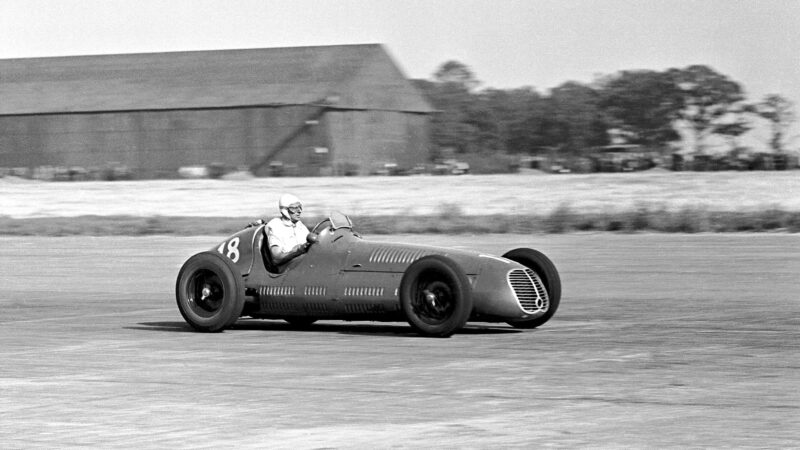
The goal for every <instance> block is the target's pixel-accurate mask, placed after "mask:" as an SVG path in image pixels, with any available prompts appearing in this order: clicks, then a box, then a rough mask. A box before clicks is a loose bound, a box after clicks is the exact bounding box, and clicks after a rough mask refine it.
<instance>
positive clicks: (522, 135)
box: [481, 87, 545, 153]
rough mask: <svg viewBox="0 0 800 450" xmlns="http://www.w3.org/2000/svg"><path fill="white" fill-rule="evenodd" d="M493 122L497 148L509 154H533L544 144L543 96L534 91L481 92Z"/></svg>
mask: <svg viewBox="0 0 800 450" xmlns="http://www.w3.org/2000/svg"><path fill="white" fill-rule="evenodd" d="M481 96H482V97H483V99H484V101H485V103H486V106H487V108H488V109H489V110H491V116H492V118H493V120H494V121H495V122H496V126H495V130H496V134H497V137H498V140H499V143H498V144H499V145H498V148H499V149H502V150H504V151H506V152H510V153H535V152H536V151H537V150H538V149H540V148H541V147H542V146H544V145H545V143H544V140H543V139H542V135H541V128H542V123H543V118H544V102H545V100H544V99H543V97H542V95H541V94H539V93H538V92H536V91H535V90H534V89H533V88H530V87H523V88H517V89H508V90H502V89H488V90H486V91H484V92H482V93H481Z"/></svg>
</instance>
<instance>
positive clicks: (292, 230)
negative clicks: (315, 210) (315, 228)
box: [267, 194, 311, 265]
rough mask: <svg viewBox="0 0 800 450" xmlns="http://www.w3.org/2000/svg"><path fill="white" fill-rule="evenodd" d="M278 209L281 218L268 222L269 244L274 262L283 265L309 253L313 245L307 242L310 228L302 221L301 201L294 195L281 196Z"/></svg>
mask: <svg viewBox="0 0 800 450" xmlns="http://www.w3.org/2000/svg"><path fill="white" fill-rule="evenodd" d="M278 209H280V212H281V215H280V217H276V218H274V219H272V220H270V221H269V222H267V242H269V252H270V255H271V256H272V261H273V262H274V263H275V264H277V265H282V264H286V263H287V262H289V261H291V260H292V258H295V257H297V256H300V255H302V254H303V253H305V252H307V251H308V247H309V246H311V244H310V243H309V242H308V241H307V240H306V239H307V237H308V228H306V226H305V225H303V222H301V221H300V215H301V214H302V213H303V204H302V203H301V202H300V199H299V198H297V197H295V196H294V195H292V194H284V195H281V198H280V199H279V200H278Z"/></svg>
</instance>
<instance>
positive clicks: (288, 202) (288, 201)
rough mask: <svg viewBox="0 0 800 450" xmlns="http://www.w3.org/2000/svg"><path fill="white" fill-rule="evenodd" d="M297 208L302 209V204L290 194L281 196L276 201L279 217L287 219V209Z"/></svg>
mask: <svg viewBox="0 0 800 450" xmlns="http://www.w3.org/2000/svg"><path fill="white" fill-rule="evenodd" d="M291 206H294V207H297V206H299V207H300V208H302V207H303V203H302V202H301V201H300V199H299V198H297V197H295V196H294V195H292V194H283V195H281V198H280V199H279V200H278V209H280V211H281V215H282V216H283V217H286V218H287V219H288V218H289V211H288V210H287V209H288V208H289V207H291Z"/></svg>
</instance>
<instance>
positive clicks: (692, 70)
mask: <svg viewBox="0 0 800 450" xmlns="http://www.w3.org/2000/svg"><path fill="white" fill-rule="evenodd" d="M667 74H668V75H669V76H670V77H672V80H673V83H674V84H675V86H676V87H677V89H678V91H679V94H680V99H681V110H680V113H679V119H680V120H682V121H684V122H685V123H686V124H687V125H688V126H689V129H690V130H691V132H692V134H693V136H694V146H695V153H702V152H703V151H704V149H705V142H706V140H707V138H708V137H709V136H710V135H712V134H716V133H719V131H720V130H722V129H727V130H730V128H729V127H728V125H729V124H730V123H731V117H732V116H736V115H739V114H741V113H742V112H743V105H742V101H743V100H744V94H743V92H742V88H741V86H740V85H739V84H738V83H736V82H735V81H732V80H730V79H728V77H726V76H725V75H722V74H719V73H717V72H715V71H714V70H713V69H711V68H710V67H707V66H702V65H695V66H689V67H687V68H685V69H670V70H669V71H667Z"/></svg>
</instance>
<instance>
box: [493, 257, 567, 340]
mask: <svg viewBox="0 0 800 450" xmlns="http://www.w3.org/2000/svg"><path fill="white" fill-rule="evenodd" d="M503 258H506V259H510V260H512V261H516V262H518V263H520V264H522V265H523V266H525V267H527V268H528V269H531V270H532V271H534V272H536V275H538V276H539V278H540V279H541V280H542V283H544V288H545V290H546V291H547V297H548V307H547V311H546V312H545V313H544V314H543V315H541V316H538V317H536V318H533V319H529V320H518V321H513V322H508V324H509V325H511V326H512V327H515V328H526V329H527V328H536V327H538V326H540V325H543V324H544V323H545V322H547V321H548V320H550V318H551V317H553V314H555V313H556V310H557V309H558V305H559V303H561V278H560V277H559V275H558V270H556V266H555V264H553V262H552V261H550V258H548V257H547V256H545V255H544V253H542V252H540V251H538V250H533V249H530V248H517V249H514V250H511V251H509V252H508V253H506V254H505V255H503Z"/></svg>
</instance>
